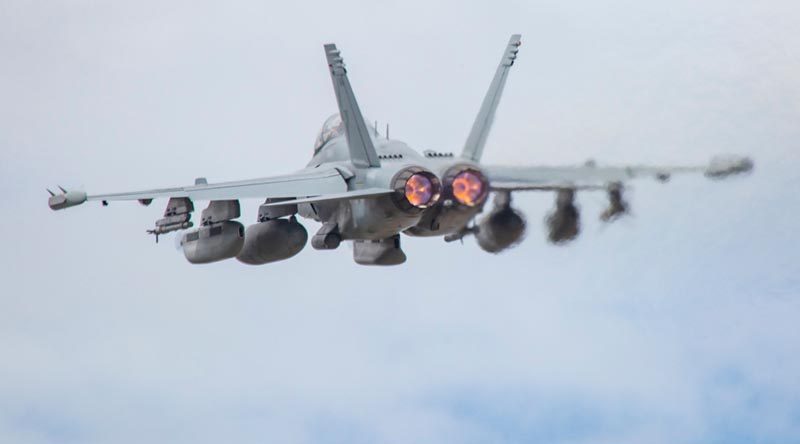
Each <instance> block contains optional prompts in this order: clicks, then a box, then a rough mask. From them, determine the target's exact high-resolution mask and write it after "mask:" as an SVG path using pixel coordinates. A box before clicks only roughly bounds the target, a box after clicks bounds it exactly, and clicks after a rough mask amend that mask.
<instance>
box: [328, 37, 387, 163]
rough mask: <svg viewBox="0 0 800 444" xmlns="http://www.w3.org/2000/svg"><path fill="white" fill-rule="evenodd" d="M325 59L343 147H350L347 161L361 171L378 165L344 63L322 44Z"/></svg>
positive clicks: (329, 46)
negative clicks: (331, 82) (342, 126)
mask: <svg viewBox="0 0 800 444" xmlns="http://www.w3.org/2000/svg"><path fill="white" fill-rule="evenodd" d="M325 57H326V58H327V60H328V68H329V69H330V71H331V80H333V91H334V92H335V93H336V102H337V103H338V105H339V115H340V116H341V117H342V124H343V125H344V131H345V137H347V145H348V146H349V148H350V159H351V161H352V162H353V165H355V166H357V167H362V168H368V167H379V166H381V162H380V160H378V154H377V153H376V152H375V146H374V145H373V143H372V139H371V138H370V134H369V130H368V129H367V125H366V123H365V122H364V116H362V115H361V110H360V109H359V108H358V102H356V97H355V95H353V89H352V88H351V87H350V81H349V80H348V79H347V70H346V69H345V67H344V60H343V59H342V57H341V56H340V55H339V50H338V49H336V45H334V44H332V43H330V44H327V45H325Z"/></svg>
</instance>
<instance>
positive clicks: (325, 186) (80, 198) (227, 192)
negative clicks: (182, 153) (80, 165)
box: [48, 168, 348, 210]
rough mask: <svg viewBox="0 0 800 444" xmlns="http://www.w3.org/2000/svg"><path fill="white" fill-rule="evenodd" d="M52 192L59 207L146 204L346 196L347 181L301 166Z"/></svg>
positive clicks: (336, 174) (332, 173)
mask: <svg viewBox="0 0 800 444" xmlns="http://www.w3.org/2000/svg"><path fill="white" fill-rule="evenodd" d="M61 191H62V192H63V193H61V194H56V193H53V192H50V194H51V197H50V199H49V201H48V204H49V205H50V208H52V209H53V210H61V209H64V208H68V207H72V206H75V205H80V204H82V203H83V202H85V201H87V200H92V201H103V202H104V203H107V202H109V201H120V200H138V201H139V202H141V203H145V204H149V203H150V201H152V200H153V199H158V198H189V199H191V200H234V199H245V198H261V199H265V198H271V199H287V198H288V199H297V198H307V197H318V196H326V195H336V196H339V197H340V198H342V196H347V193H348V190H347V183H346V182H345V178H344V176H342V173H341V172H340V171H339V170H338V169H337V168H317V169H311V170H303V171H299V172H297V173H293V174H287V175H282V176H272V177H264V178H259V179H249V180H239V181H233V182H219V183H206V182H205V180H204V179H198V180H197V181H196V182H195V184H194V185H188V186H180V187H172V188H155V189H151V190H142V191H130V192H122V193H109V194H92V195H87V194H86V193H84V192H82V191H66V190H64V189H63V188H62V189H61Z"/></svg>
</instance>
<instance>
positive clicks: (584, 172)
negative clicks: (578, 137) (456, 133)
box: [483, 157, 753, 191]
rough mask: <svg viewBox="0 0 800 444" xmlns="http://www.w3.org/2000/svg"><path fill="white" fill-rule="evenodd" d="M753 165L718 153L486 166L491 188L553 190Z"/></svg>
mask: <svg viewBox="0 0 800 444" xmlns="http://www.w3.org/2000/svg"><path fill="white" fill-rule="evenodd" d="M752 168H753V161H752V160H750V159H749V158H746V157H716V158H714V159H712V161H711V162H710V163H709V164H708V165H705V166H663V167H659V166H597V165H596V164H594V163H593V162H587V163H586V164H584V165H579V166H529V167H526V166H514V167H511V166H483V170H484V172H485V173H486V175H487V177H488V178H489V182H490V184H491V188H492V189H493V190H497V191H524V190H532V191H553V190H559V189H603V190H604V189H606V188H607V187H608V185H609V184H613V183H622V182H627V181H629V180H631V179H636V178H641V177H650V178H655V179H657V180H660V181H667V180H669V179H670V177H671V176H672V175H673V174H681V173H702V174H703V175H705V176H706V177H709V178H715V179H721V178H725V177H728V176H730V175H734V174H739V173H745V172H748V171H750V170H751V169H752Z"/></svg>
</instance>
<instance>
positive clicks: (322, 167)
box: [48, 35, 753, 265]
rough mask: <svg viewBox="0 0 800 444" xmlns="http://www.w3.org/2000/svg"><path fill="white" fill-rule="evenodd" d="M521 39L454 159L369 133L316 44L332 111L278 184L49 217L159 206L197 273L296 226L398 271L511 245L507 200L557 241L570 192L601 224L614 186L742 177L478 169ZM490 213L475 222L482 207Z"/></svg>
mask: <svg viewBox="0 0 800 444" xmlns="http://www.w3.org/2000/svg"><path fill="white" fill-rule="evenodd" d="M520 44H521V40H520V35H512V36H511V39H510V40H509V41H508V44H507V45H506V46H505V47H504V48H503V54H502V58H501V59H500V64H499V66H498V67H497V70H496V72H495V75H494V78H493V79H492V82H491V84H490V86H489V90H488V92H487V93H486V96H485V98H484V99H483V103H482V104H481V107H480V110H479V112H478V115H477V117H476V118H475V122H474V124H473V125H472V129H471V131H470V133H469V135H468V137H467V140H466V143H465V144H464V147H463V149H462V150H461V152H460V153H459V154H455V153H453V152H436V151H423V152H421V153H420V152H417V151H415V150H413V149H412V148H411V147H409V146H408V145H407V144H405V143H403V142H401V141H399V140H395V139H390V138H389V137H388V136H389V135H388V131H387V134H380V133H379V131H378V130H377V128H376V127H375V126H374V125H371V124H370V123H368V122H367V121H366V120H365V119H364V116H363V115H362V113H361V109H360V108H359V106H358V102H357V101H356V97H355V95H354V94H353V89H352V87H351V85H350V81H349V80H348V77H347V74H348V72H347V69H346V68H345V64H344V60H343V59H342V55H341V52H340V51H339V49H337V47H336V45H334V44H327V45H324V50H325V57H326V60H327V63H328V69H329V71H330V75H331V79H332V81H333V91H334V94H335V96H336V102H337V105H338V108H339V112H338V113H337V114H335V115H333V116H331V117H330V118H329V119H328V120H327V121H325V123H324V125H323V126H322V130H321V131H320V133H319V136H318V137H317V139H316V144H315V145H314V155H313V157H312V158H311V161H310V162H309V163H308V165H306V167H305V168H303V169H301V170H299V171H297V172H294V173H291V174H285V175H278V176H270V177H265V178H260V179H250V180H242V181H234V182H221V183H208V182H207V181H206V180H205V179H203V178H198V179H196V180H195V183H194V184H193V185H188V186H181V187H174V188H156V189H152V190H145V191H133V192H124V193H113V194H94V195H87V194H86V193H85V192H83V191H74V190H73V191H67V190H65V189H64V188H61V187H59V189H60V190H61V192H60V193H54V192H52V191H50V190H48V192H49V193H50V198H49V201H48V204H49V206H50V208H51V209H53V210H61V209H64V208H68V207H73V206H76V205H80V204H83V203H84V202H86V201H100V202H102V204H103V206H106V205H108V203H109V202H111V201H132V200H136V201H138V202H139V203H141V204H143V205H150V204H151V203H152V201H153V200H154V199H161V198H165V199H168V201H167V206H166V209H165V211H164V216H163V218H161V219H159V220H157V221H156V222H155V227H154V228H153V229H151V230H148V232H149V233H151V234H153V235H155V236H156V240H157V237H158V236H159V235H161V234H165V233H169V232H173V231H184V232H183V233H181V237H180V245H181V248H182V250H183V253H184V255H185V257H186V259H187V260H188V261H189V262H191V263H193V264H205V263H211V262H216V261H221V260H225V259H230V258H234V257H235V258H236V259H237V260H239V261H240V262H243V263H245V264H251V265H261V264H267V263H270V262H275V261H280V260H284V259H288V258H291V257H293V256H295V255H296V254H297V253H299V252H300V251H301V250H302V249H303V248H304V247H305V245H306V243H307V242H308V233H307V231H306V229H305V228H304V227H303V225H301V224H300V222H298V216H300V217H302V218H307V219H312V220H315V221H317V222H319V223H321V224H322V227H321V228H320V229H319V231H317V232H316V233H315V234H314V235H313V236H312V237H311V246H312V247H313V248H314V249H317V250H332V249H336V248H338V247H339V246H340V244H341V243H342V241H351V242H352V243H353V256H354V260H355V262H357V263H358V264H363V265H397V264H401V263H403V262H405V260H406V255H405V253H404V252H403V250H402V248H401V237H400V234H405V235H408V236H426V237H434V236H439V237H443V238H444V239H445V240H446V241H454V240H460V239H463V238H464V237H465V236H474V237H475V239H476V240H477V243H478V245H479V246H480V247H481V248H482V249H483V250H485V251H488V252H492V253H498V252H501V251H503V250H505V249H507V248H509V247H511V246H514V245H516V244H517V243H518V242H519V241H520V240H521V239H522V237H523V235H524V232H525V228H526V224H525V219H524V217H523V215H522V213H521V212H520V211H518V210H517V209H515V208H513V207H512V206H511V203H512V200H511V196H512V194H511V193H512V192H515V191H546V192H553V193H555V196H556V206H555V210H554V211H553V212H552V214H550V216H548V217H547V219H546V221H547V229H548V232H549V239H550V241H552V242H554V243H565V242H567V241H569V240H572V239H574V238H575V237H576V236H577V235H578V233H579V231H580V218H579V212H578V210H577V208H576V206H575V203H574V199H575V193H576V192H577V191H584V190H590V191H591V190H602V191H605V192H607V193H608V196H609V202H610V204H609V207H608V209H607V210H606V211H605V212H603V214H602V215H601V218H602V219H603V220H609V221H610V220H613V219H615V218H617V217H619V216H620V215H622V214H624V213H625V212H626V211H627V210H628V205H627V203H626V202H625V201H624V199H623V189H624V188H623V184H624V183H625V182H626V181H628V180H630V179H635V178H641V177H652V178H655V179H657V180H660V181H666V180H668V179H669V178H670V176H672V175H673V174H677V173H703V174H705V175H706V176H708V177H710V178H717V179H718V178H723V177H727V176H730V175H733V174H737V173H743V172H747V171H749V170H751V169H752V167H753V162H752V161H751V160H750V159H748V158H739V157H726V158H723V157H720V158H716V159H714V160H713V161H712V162H711V163H710V164H709V165H707V166H697V167H666V166H665V167H658V166H655V167H647V166H623V167H602V166H597V165H596V164H595V163H593V162H588V163H586V164H585V165H581V166H564V167H542V166H517V167H496V166H490V165H484V164H482V163H481V155H482V154H483V150H484V147H485V145H486V140H487V137H488V136H489V130H490V129H491V127H492V122H493V120H494V116H495V111H496V110H497V106H498V104H499V102H500V97H501V95H502V93H503V89H504V87H505V84H506V79H507V77H508V74H509V71H510V69H511V67H512V66H513V65H514V62H515V61H516V59H517V54H518V52H519V49H520ZM490 194H493V195H494V198H493V199H492V200H491V201H492V202H493V206H492V208H491V209H490V210H489V211H488V212H487V214H486V215H485V216H484V217H483V218H482V219H481V220H480V221H476V218H477V216H478V214H479V213H481V212H482V211H483V210H484V207H485V206H486V205H487V202H488V201H489V196H490ZM246 198H259V199H265V201H264V203H263V204H262V205H260V207H259V210H258V220H257V221H256V223H254V224H253V225H250V226H248V227H247V229H245V227H244V226H243V225H242V224H241V223H240V222H237V221H236V220H235V219H237V218H238V217H240V205H239V199H246ZM198 200H199V201H209V203H208V207H206V208H205V209H204V210H203V211H202V212H201V215H200V221H199V223H198V227H197V228H192V227H193V222H192V220H191V215H192V212H193V211H194V202H195V201H198Z"/></svg>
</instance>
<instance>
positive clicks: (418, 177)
mask: <svg viewBox="0 0 800 444" xmlns="http://www.w3.org/2000/svg"><path fill="white" fill-rule="evenodd" d="M405 193H406V200H408V203H410V204H411V205H413V206H415V207H417V208H425V206H427V205H428V204H429V203H431V200H433V193H434V185H433V182H432V181H431V179H429V178H428V177H427V176H425V175H423V174H414V175H412V176H411V177H409V178H408V180H407V181H406V190H405Z"/></svg>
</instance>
